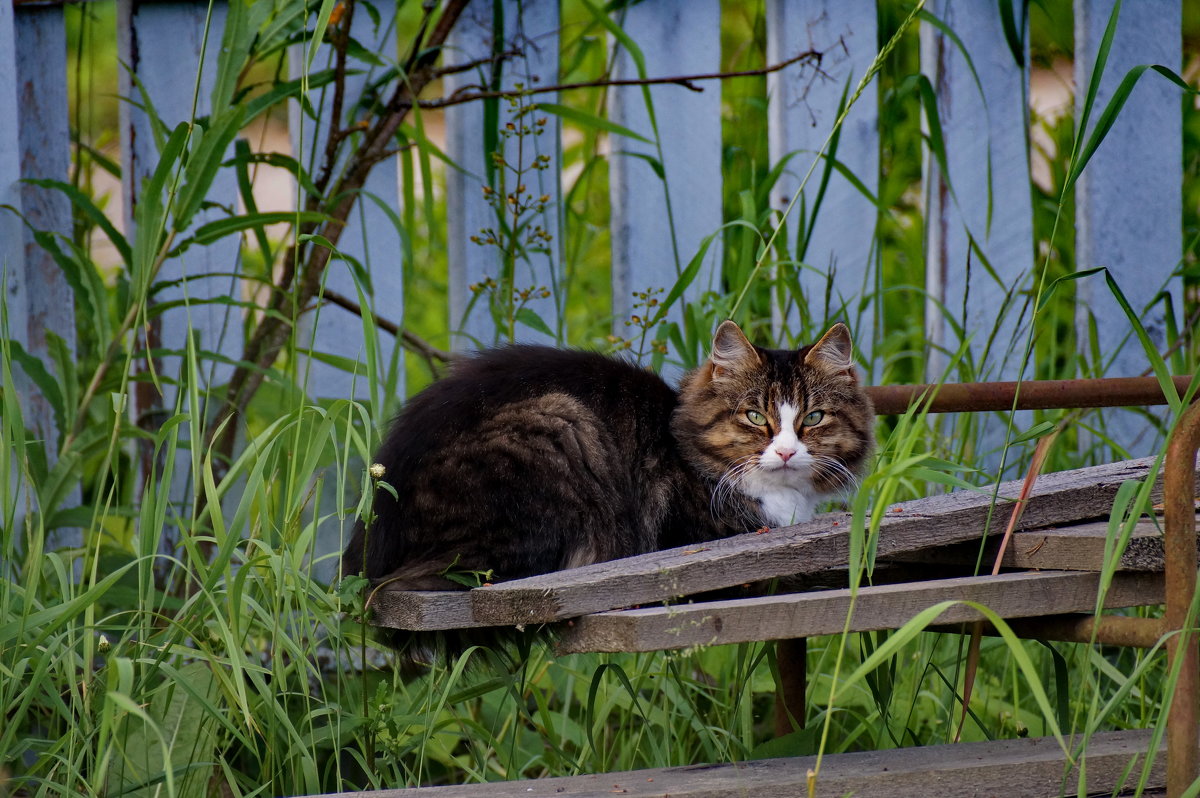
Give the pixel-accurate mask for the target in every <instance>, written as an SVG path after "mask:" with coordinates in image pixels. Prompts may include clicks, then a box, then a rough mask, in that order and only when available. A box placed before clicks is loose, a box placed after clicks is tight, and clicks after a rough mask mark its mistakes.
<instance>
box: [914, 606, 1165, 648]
mask: <svg viewBox="0 0 1200 798" xmlns="http://www.w3.org/2000/svg"><path fill="white" fill-rule="evenodd" d="M1008 625H1009V628H1011V629H1012V630H1013V632H1014V633H1015V634H1016V635H1017V637H1020V638H1024V639H1027V640H1057V641H1060V642H1063V643H1093V642H1095V643H1099V644H1100V645H1102V646H1123V647H1126V648H1153V646H1154V644H1155V643H1157V642H1158V641H1159V640H1160V639H1161V638H1162V635H1163V621H1162V619H1161V618H1129V617H1126V616H1124V615H1102V616H1100V617H1099V618H1096V616H1094V615H1083V614H1077V613H1076V614H1066V615H1043V616H1039V617H1036V618H1012V619H1009V620H1008ZM972 628H973V627H972V625H970V624H968V625H966V626H964V625H962V624H951V625H945V626H931V627H929V631H937V632H953V633H956V634H970V633H971V631H972ZM983 633H984V634H985V635H989V636H991V637H996V636H998V635H999V634H1000V633H999V632H997V631H996V627H994V626H992V625H991V624H990V623H985V624H984V625H983Z"/></svg>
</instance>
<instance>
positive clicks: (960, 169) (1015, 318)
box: [921, 0, 1033, 478]
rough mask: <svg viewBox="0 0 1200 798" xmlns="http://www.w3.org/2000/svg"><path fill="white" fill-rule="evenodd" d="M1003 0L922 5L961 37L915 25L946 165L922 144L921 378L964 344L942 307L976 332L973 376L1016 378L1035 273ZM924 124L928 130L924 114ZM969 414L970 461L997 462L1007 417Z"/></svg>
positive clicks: (1020, 97)
mask: <svg viewBox="0 0 1200 798" xmlns="http://www.w3.org/2000/svg"><path fill="white" fill-rule="evenodd" d="M1006 2H1007V4H1008V9H1006V10H1011V11H1012V14H1013V19H1014V20H1016V24H1017V25H1020V24H1021V20H1022V18H1023V12H1022V11H1021V7H1022V3H1021V0H1003V2H1001V3H997V2H996V1H995V0H967V2H963V0H957V2H953V3H952V2H950V0H934V2H932V3H931V4H930V6H929V7H928V11H929V12H930V13H932V14H933V15H935V16H936V17H938V18H939V19H941V21H942V22H944V23H945V24H946V25H947V26H948V27H949V28H950V29H951V30H952V31H954V33H955V34H956V35H957V36H958V38H959V40H960V41H961V42H962V45H963V46H962V47H961V48H960V47H959V46H958V44H957V43H955V42H954V40H953V39H952V38H950V37H949V36H947V35H946V34H944V33H943V32H942V31H940V30H939V29H938V28H936V27H934V26H933V25H931V24H922V26H921V71H922V73H923V74H924V75H926V76H927V77H928V78H929V80H930V82H931V83H932V84H933V86H934V89H935V92H936V96H937V111H938V119H939V122H940V125H941V129H942V135H943V141H944V142H945V149H946V171H947V172H948V174H943V173H942V170H941V168H940V166H939V164H938V161H937V158H935V157H934V156H933V154H932V153H928V152H927V153H926V156H925V157H926V163H925V180H924V184H923V185H924V194H925V219H926V248H925V249H926V289H927V291H928V294H927V299H926V308H925V324H926V333H927V338H928V340H929V355H928V359H927V361H926V377H927V378H928V379H929V380H930V381H936V380H939V379H941V378H942V377H943V374H944V373H945V371H946V368H947V367H948V365H949V362H950V355H951V354H953V352H954V351H955V350H956V349H957V348H958V346H959V345H960V343H961V341H960V340H958V338H957V336H956V335H955V333H954V326H953V325H952V324H951V323H950V322H949V321H948V320H947V319H946V316H945V314H947V313H948V314H949V315H950V317H951V318H952V319H953V320H954V324H957V325H958V326H959V327H960V328H961V329H962V330H964V331H965V333H966V334H967V335H970V336H973V337H972V340H971V343H970V354H971V357H972V358H973V361H974V364H975V369H976V371H975V372H974V373H973V374H972V375H971V378H972V379H978V380H988V381H994V380H1012V379H1016V378H1017V377H1018V376H1019V375H1020V368H1021V360H1022V358H1023V356H1024V354H1025V346H1026V340H1027V338H1028V334H1029V320H1030V318H1031V314H1030V312H1029V310H1028V308H1026V307H1024V304H1025V303H1027V302H1028V298H1027V297H1028V295H1027V294H1022V293H1020V292H1022V291H1028V290H1029V289H1030V287H1031V286H1032V277H1033V208H1032V199H1031V195H1030V190H1029V185H1030V184H1029V180H1030V177H1029V175H1030V171H1029V132H1028V131H1029V124H1028V119H1029V111H1028V104H1029V103H1028V96H1027V94H1028V93H1027V87H1028V85H1029V70H1028V67H1027V66H1026V65H1027V64H1028V50H1029V48H1028V36H1027V30H1026V29H1025V28H1021V29H1019V30H1018V32H1017V33H1018V35H1019V36H1020V38H1021V44H1020V47H1019V52H1018V53H1017V54H1014V52H1013V51H1012V49H1010V46H1009V43H1008V42H1007V41H1006V40H1005V35H1004V29H1003V26H1002V23H1001V6H1002V5H1004V4H1005V3H1006ZM964 50H965V54H964ZM1018 57H1019V58H1020V59H1021V60H1020V61H1018ZM968 59H969V60H968ZM976 78H978V82H977V80H976ZM925 124H926V128H927V129H928V127H929V122H928V121H926V123H925ZM972 241H973V242H974V247H972ZM947 350H949V351H948V352H947ZM1026 376H1030V373H1029V372H1026ZM951 379H953V376H952V377H951ZM1032 418H1033V416H1032V414H1031V413H1020V414H1018V417H1017V420H1016V422H1015V424H1016V428H1017V429H1025V428H1028V427H1029V426H1031V424H1032ZM967 420H968V419H967V418H965V417H961V416H959V417H956V418H955V419H954V420H953V421H951V420H944V421H940V422H939V423H941V424H943V425H944V424H955V425H956V426H961V425H963V424H964V423H966V422H967ZM970 422H971V424H972V427H973V428H977V429H980V432H979V434H978V437H977V438H976V440H977V442H978V451H979V452H980V453H990V454H989V455H988V456H986V457H985V458H983V460H982V462H981V463H979V465H980V466H981V467H983V468H985V469H987V470H992V471H994V470H995V469H996V468H998V467H999V464H1000V456H999V449H1000V448H1001V447H1003V445H1004V438H1005V432H1006V429H1007V424H1006V423H1005V421H1004V419H1003V418H1001V417H996V416H989V415H977V416H972V417H971V418H970ZM1010 460H1014V458H1010ZM1017 468H1018V464H1017V463H1016V462H1015V461H1014V462H1010V464H1009V469H1008V473H1006V474H1003V475H997V477H998V478H1005V477H1015V476H1016V475H1017V474H1016V469H1017Z"/></svg>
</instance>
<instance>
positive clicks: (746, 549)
mask: <svg viewBox="0 0 1200 798" xmlns="http://www.w3.org/2000/svg"><path fill="white" fill-rule="evenodd" d="M1152 463H1153V460H1152V459H1151V458H1146V459H1143V460H1131V461H1125V462H1121V463H1112V464H1109V465H1103V466H1095V467H1093V468H1084V469H1079V470H1076V471H1066V472H1061V473H1057V474H1046V475H1044V476H1043V477H1042V478H1041V479H1040V480H1038V483H1037V485H1036V487H1035V489H1034V491H1033V493H1032V495H1031V497H1030V500H1029V502H1028V505H1027V506H1026V510H1025V513H1024V516H1023V519H1022V525H1023V528H1034V529H1036V528H1039V527H1044V526H1050V525H1054V524H1062V523H1067V522H1070V521H1073V520H1078V519H1080V518H1087V517H1094V516H1096V515H1098V514H1103V513H1106V512H1107V511H1108V508H1109V506H1110V505H1111V503H1112V500H1113V497H1114V496H1115V495H1116V491H1117V488H1118V487H1119V485H1120V484H1121V483H1122V482H1123V481H1125V480H1127V479H1144V478H1146V477H1147V476H1148V474H1149V468H1150V466H1151V465H1152ZM1155 490H1156V494H1157V495H1161V480H1159V487H1156V489H1155ZM1019 491H1020V483H1019V482H1010V483H1005V484H1003V485H1001V487H1000V496H1001V497H1013V496H1016V495H1017V494H1018V492H1019ZM989 504H990V491H983V492H975V491H962V492H957V493H952V494H948V495H944V496H934V497H930V498H927V499H919V500H916V501H913V502H907V503H905V504H901V505H896V507H894V508H892V509H893V512H889V513H888V516H887V517H886V518H884V519H883V520H882V526H881V529H880V534H879V543H878V547H877V551H878V556H879V557H881V558H886V557H888V556H890V555H893V554H898V553H901V552H906V551H917V550H920V549H927V548H930V547H934V546H944V545H947V544H951V543H960V542H964V541H968V540H975V539H977V538H978V537H979V536H980V535H981V534H982V533H983V532H984V524H985V522H986V519H987V517H988V514H989V513H988V509H989ZM1004 506H1006V505H1005V504H1003V503H1002V504H1001V508H1003V507H1004ZM895 510H899V512H895ZM1003 517H1004V513H1003V510H1002V509H1001V510H1000V511H999V512H997V513H996V515H995V517H994V519H993V525H994V526H993V529H991V530H990V531H991V532H997V531H1000V530H1001V529H1002V522H1001V521H1000V520H999V519H1001V518H1003ZM997 527H999V528H997ZM848 529H849V518H848V517H847V516H846V515H845V514H833V515H828V516H824V517H822V518H818V519H816V520H814V521H810V522H808V523H805V524H798V525H796V526H792V527H786V528H783V529H776V530H772V531H771V532H768V533H766V534H763V535H756V534H748V535H738V536H735V537H732V538H726V539H724V540H717V541H711V542H708V543H704V544H699V545H696V546H690V547H681V548H677V549H668V550H666V551H660V552H653V553H651V554H644V555H640V556H638V557H630V558H627V559H624V560H616V561H612V562H605V563H597V564H595V565H589V566H584V567H583V568H576V569H573V570H570V571H560V572H557V573H551V574H543V575H541V576H535V577H530V578H528V579H521V580H514V581H512V582H505V583H501V584H498V585H493V586H490V587H483V588H477V589H475V590H472V591H471V592H470V594H469V595H470V596H471V606H472V613H473V616H474V620H475V622H476V624H477V625H481V626H499V625H512V624H522V623H545V622H550V621H554V620H559V619H562V618H572V617H576V616H579V615H584V614H587V613H590V612H599V611H603V610H610V609H618V608H621V607H628V606H631V605H634V604H648V603H653V602H659V601H663V600H669V599H673V598H675V597H678V596H681V595H689V594H694V593H699V592H703V591H705V590H718V589H721V588H726V587H732V586H735V585H740V584H743V583H746V582H756V581H760V580H764V579H772V578H775V577H781V576H788V575H791V574H799V573H815V572H820V571H824V570H828V569H831V568H836V567H838V566H844V565H845V564H846V558H847V556H848V551H849V546H848ZM392 621H393V619H390V618H387V617H384V616H380V617H379V620H378V623H380V625H385V626H386V625H390V624H391V623H392Z"/></svg>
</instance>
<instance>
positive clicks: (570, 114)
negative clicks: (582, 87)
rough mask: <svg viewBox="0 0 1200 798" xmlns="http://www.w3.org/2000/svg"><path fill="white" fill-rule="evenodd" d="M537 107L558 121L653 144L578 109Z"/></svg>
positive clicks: (563, 106)
mask: <svg viewBox="0 0 1200 798" xmlns="http://www.w3.org/2000/svg"><path fill="white" fill-rule="evenodd" d="M537 107H538V110H540V111H545V112H546V113H548V114H554V115H555V116H557V117H559V118H560V119H565V120H567V121H568V122H574V123H576V124H578V125H584V126H585V127H594V128H596V129H597V130H603V131H605V132H607V133H615V134H616V135H618V136H625V137H626V138H631V139H636V140H638V141H641V142H645V143H646V144H653V143H654V142H653V141H651V140H650V139H648V138H646V137H645V136H643V135H641V134H639V133H634V132H633V131H632V130H630V129H629V128H627V127H625V126H623V125H618V124H617V123H616V122H612V121H610V120H608V119H605V118H604V117H600V116H596V115H595V114H592V113H588V112H587V111H583V110H580V109H578V108H569V107H567V106H565V105H557V104H555V103H538V104H537Z"/></svg>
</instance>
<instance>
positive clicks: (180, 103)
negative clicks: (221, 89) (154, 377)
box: [117, 0, 241, 420]
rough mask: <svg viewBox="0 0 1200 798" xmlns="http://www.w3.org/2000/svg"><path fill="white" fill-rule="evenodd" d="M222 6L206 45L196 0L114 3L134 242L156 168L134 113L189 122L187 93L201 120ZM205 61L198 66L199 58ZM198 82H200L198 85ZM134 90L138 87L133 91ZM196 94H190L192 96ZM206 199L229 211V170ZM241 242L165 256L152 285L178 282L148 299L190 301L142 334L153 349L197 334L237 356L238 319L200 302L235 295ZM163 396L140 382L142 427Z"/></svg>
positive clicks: (224, 375) (167, 369) (212, 372)
mask: <svg viewBox="0 0 1200 798" xmlns="http://www.w3.org/2000/svg"><path fill="white" fill-rule="evenodd" d="M227 10H228V7H227V6H226V5H225V4H224V3H220V2H218V3H215V4H213V5H212V6H211V27H209V31H208V33H209V35H208V41H207V46H206V44H205V40H204V39H205V27H206V17H208V15H209V12H210V7H209V4H208V3H206V2H198V1H195V0H182V1H181V2H168V3H159V2H146V1H145V0H118V3H117V44H118V52H119V54H120V57H121V60H122V62H123V64H124V66H123V68H122V69H121V70H120V83H119V91H120V95H121V96H122V97H124V98H127V99H128V100H129V101H128V102H122V103H121V104H120V107H121V127H120V135H119V138H120V142H121V162H122V166H123V171H122V173H121V177H122V180H121V189H122V198H123V205H124V214H125V234H126V236H127V237H130V238H132V237H133V235H134V226H135V223H134V207H135V206H136V205H137V202H138V197H139V195H140V193H141V188H142V183H143V181H144V180H145V179H146V178H147V177H148V176H149V175H150V173H151V172H152V171H153V170H154V168H155V166H156V165H157V164H158V160H159V155H158V151H157V149H156V147H155V143H154V141H155V139H154V135H153V132H152V128H151V123H150V119H149V117H148V116H147V114H146V113H145V112H144V111H143V110H142V109H141V108H140V107H139V106H140V105H141V91H142V90H144V91H145V93H146V94H147V95H148V96H149V98H150V100H151V102H153V104H154V109H155V111H156V112H157V113H158V114H159V116H160V117H161V118H162V120H163V122H164V123H165V124H166V125H167V126H168V127H174V126H175V125H177V124H178V123H179V122H182V121H185V120H189V119H191V118H192V110H193V94H195V96H194V99H195V113H196V115H197V116H203V115H206V114H208V113H209V112H210V111H211V108H210V105H211V93H212V87H213V84H214V80H215V78H216V62H217V55H218V51H219V48H220V40H221V31H222V30H224V27H225V17H226V13H227ZM202 57H203V61H202V60H201V58H202ZM197 75H199V80H197ZM135 78H136V80H137V82H138V83H139V84H140V86H141V89H139V88H138V86H136V85H135V84H134V80H135ZM193 89H195V92H194V91H193ZM206 199H207V200H208V201H209V202H213V203H220V204H222V205H225V206H228V207H236V205H237V201H238V192H237V181H236V177H235V176H234V174H233V171H232V170H228V169H223V170H221V171H220V172H218V174H217V176H216V179H215V180H214V181H213V184H212V188H211V189H210V191H209V193H208V196H207V198H206ZM223 216H225V212H224V211H221V210H211V209H204V210H201V211H200V212H199V213H198V214H197V215H196V220H195V224H196V225H201V224H204V223H206V222H210V221H214V220H216V219H218V218H221V217H223ZM239 247H240V240H239V238H238V237H237V236H231V237H229V238H226V239H223V240H221V241H217V242H216V243H213V244H210V245H208V246H204V247H192V248H191V249H189V250H188V251H187V252H186V253H184V254H183V255H181V256H180V257H176V258H170V259H168V260H167V261H166V262H165V263H164V264H163V266H162V268H161V270H160V271H159V273H158V275H157V278H156V279H157V281H159V282H164V283H166V282H173V281H183V282H180V283H179V284H177V285H170V286H168V287H164V288H163V289H161V290H160V291H158V293H157V294H156V295H155V296H154V301H155V302H160V303H166V302H171V301H179V300H184V299H185V298H186V299H187V304H186V305H184V306H180V307H177V308H172V309H170V310H168V311H166V312H164V313H163V314H161V315H160V316H158V317H156V318H155V319H154V320H152V322H151V329H150V331H149V332H148V333H147V337H148V339H149V344H150V346H151V347H162V348H165V349H167V350H171V351H176V352H180V351H182V350H183V349H184V347H185V345H186V341H187V338H186V336H187V335H188V333H189V331H195V332H197V333H199V336H200V342H199V345H200V347H201V348H202V349H204V350H206V351H209V352H215V353H218V354H221V355H224V356H226V357H228V358H231V359H236V358H237V357H238V356H239V355H240V354H241V351H240V348H241V325H240V322H239V314H238V313H237V312H234V311H231V310H230V307H229V306H228V305H225V304H220V303H219V302H208V301H206V300H214V299H221V298H227V297H237V296H239V294H240V281H239V280H238V279H237V278H235V277H232V276H230V275H231V273H232V272H235V271H236V270H237V263H238V252H239ZM181 364H182V358H181V357H180V356H178V355H170V356H167V357H164V358H162V359H161V371H162V373H164V374H166V375H167V376H170V377H174V376H175V375H176V374H177V373H178V370H179V368H180V366H181ZM232 370H233V367H232V366H231V365H229V364H227V363H222V362H219V361H217V360H212V359H208V360H205V361H204V362H203V363H201V376H202V377H203V379H204V382H205V383H206V384H214V385H215V384H218V383H221V382H224V381H225V380H227V379H228V378H229V375H230V374H231V373H232ZM163 390H164V396H162V397H158V396H157V395H155V394H156V393H157V392H156V391H155V389H154V388H153V386H151V385H149V384H147V383H141V384H139V386H138V390H137V391H136V398H135V407H136V412H137V413H138V416H139V418H140V419H142V420H148V419H146V418H145V416H144V414H155V413H159V412H161V410H160V408H163V407H166V408H171V407H172V405H173V404H174V398H175V389H174V387H173V386H171V385H170V384H166V383H164V385H163Z"/></svg>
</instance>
